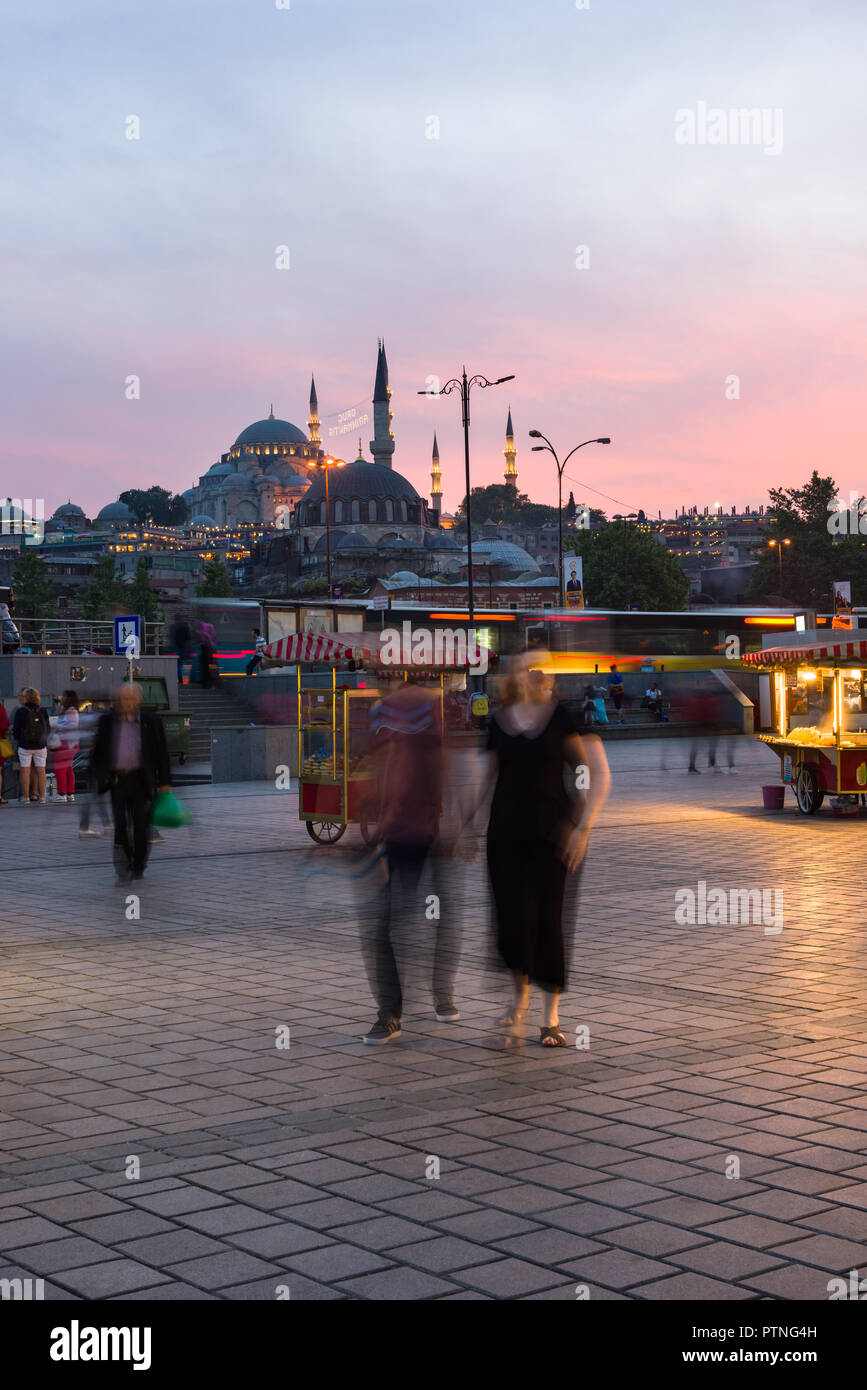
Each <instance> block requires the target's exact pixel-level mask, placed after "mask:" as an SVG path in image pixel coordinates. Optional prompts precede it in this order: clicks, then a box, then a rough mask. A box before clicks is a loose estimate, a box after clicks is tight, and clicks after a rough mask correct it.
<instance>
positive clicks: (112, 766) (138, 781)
mask: <svg viewBox="0 0 867 1390" xmlns="http://www.w3.org/2000/svg"><path fill="white" fill-rule="evenodd" d="M112 699H113V704H114V709H113V710H112V712H111V713H110V714H104V715H103V716H102V718H101V719H100V721H99V725H98V726H97V730H96V738H95V739H94V743H93V752H92V753H91V768H92V771H93V775H94V777H95V779H96V787H97V791H99V792H102V791H110V792H111V809H112V812H113V814H114V862H115V869H116V870H117V877H118V882H120V883H125V882H126V881H127V880H128V879H129V878H142V877H143V875H144V871H145V865H146V864H147V856H148V846H149V843H150V828H151V817H152V815H153V808H154V798H155V796H156V793H157V791H168V789H169V785H170V783H171V769H170V765H169V754H168V749H167V748H166V736H165V732H164V730H163V726H162V722H161V721H160V720H159V719H158V718H157V717H156V715H153V714H147V713H145V712H144V711H143V710H142V708H141V702H142V693H141V687H140V686H138V685H134V684H126V685H121V686H119V687H118V688H117V690H115V692H114V695H113V697H112Z"/></svg>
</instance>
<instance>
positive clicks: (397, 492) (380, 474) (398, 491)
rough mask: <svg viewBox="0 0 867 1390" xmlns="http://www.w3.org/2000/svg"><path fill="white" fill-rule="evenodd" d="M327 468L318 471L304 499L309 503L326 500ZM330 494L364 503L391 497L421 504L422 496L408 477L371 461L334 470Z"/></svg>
mask: <svg viewBox="0 0 867 1390" xmlns="http://www.w3.org/2000/svg"><path fill="white" fill-rule="evenodd" d="M324 472H325V470H324V469H321V468H317V469H316V470H315V474H314V478H313V482H312V483H311V484H310V487H309V489H308V491H307V493H306V496H305V498H304V500H305V502H319V501H323V500H324V498H325V477H324ZM328 495H329V497H330V498H332V499H335V500H336V499H337V498H340V499H341V500H343V501H351V500H352V499H353V498H358V499H359V500H360V501H362V502H366V501H369V500H370V498H376V499H378V498H380V497H382V498H387V497H390V498H392V500H394V501H400V500H403V501H405V502H419V501H420V500H421V499H420V498H419V495H418V493H417V492H416V490H415V488H414V487H413V485H412V483H411V482H410V481H409V479H408V478H404V477H403V475H402V474H400V473H396V472H395V470H394V469H393V468H386V467H384V465H383V464H381V463H368V461H367V459H361V458H359V459H354V460H353V461H352V463H347V464H346V467H345V468H331V469H329V471H328Z"/></svg>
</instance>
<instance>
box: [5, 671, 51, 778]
mask: <svg viewBox="0 0 867 1390" xmlns="http://www.w3.org/2000/svg"><path fill="white" fill-rule="evenodd" d="M18 698H19V699H20V701H21V704H20V706H19V707H18V709H17V710H16V711H15V714H14V715H13V718H12V737H13V738H14V739H15V742H16V744H17V745H18V767H19V774H18V805H19V806H29V804H30V802H31V801H37V802H41V803H42V805H43V806H44V805H45V764H46V762H47V760H48V735H49V733H50V732H51V720H50V719H49V716H48V710H45V709H43V708H42V706H41V704H40V703H39V691H38V690H34V688H33V686H32V685H27V686H25V687H24V688H23V690H21V692H20V693H19V696H18ZM31 766H32V768H33V772H34V776H33V782H34V783H35V791H36V795H35V796H33V795H32V790H31V785H30V781H31V775H30V769H31Z"/></svg>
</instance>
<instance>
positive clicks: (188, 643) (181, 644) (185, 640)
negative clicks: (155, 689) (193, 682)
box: [169, 613, 193, 685]
mask: <svg viewBox="0 0 867 1390" xmlns="http://www.w3.org/2000/svg"><path fill="white" fill-rule="evenodd" d="M169 641H170V643H171V650H172V651H173V652H175V654H176V655H177V658H178V685H183V683H184V667H185V666H189V665H190V664H191V663H192V660H193V634H192V633H191V632H190V625H189V623H188V622H187V619H186V615H185V614H184V613H178V615H177V617H176V618H175V621H174V622H173V623H172V628H171V632H170V633H169Z"/></svg>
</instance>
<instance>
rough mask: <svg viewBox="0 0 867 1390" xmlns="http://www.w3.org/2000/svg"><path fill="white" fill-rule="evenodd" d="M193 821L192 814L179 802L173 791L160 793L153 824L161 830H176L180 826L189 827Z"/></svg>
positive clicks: (155, 806) (155, 804)
mask: <svg viewBox="0 0 867 1390" xmlns="http://www.w3.org/2000/svg"><path fill="white" fill-rule="evenodd" d="M192 819H193V815H192V812H191V811H190V810H189V809H188V808H187V807H186V806H185V805H184V803H183V802H182V801H178V798H177V797H176V796H175V794H174V792H173V791H167V792H158V794H157V799H156V802H155V803H154V814H153V823H154V825H155V826H156V827H157V828H158V829H159V830H174V829H176V828H177V826H179V825H189V824H190V821H191V820H192Z"/></svg>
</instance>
